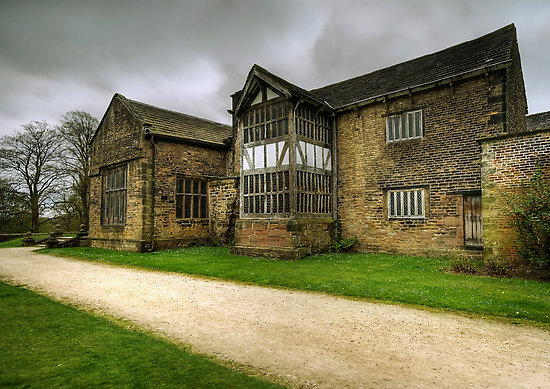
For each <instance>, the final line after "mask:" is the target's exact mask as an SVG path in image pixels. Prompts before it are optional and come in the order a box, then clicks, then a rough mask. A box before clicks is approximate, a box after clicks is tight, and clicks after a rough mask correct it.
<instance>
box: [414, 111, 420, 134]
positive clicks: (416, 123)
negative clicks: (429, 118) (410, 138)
mask: <svg viewBox="0 0 550 389" xmlns="http://www.w3.org/2000/svg"><path fill="white" fill-rule="evenodd" d="M414 119H415V120H414V122H415V130H416V132H415V136H422V111H418V112H415V114H414Z"/></svg>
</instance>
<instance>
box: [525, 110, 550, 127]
mask: <svg viewBox="0 0 550 389" xmlns="http://www.w3.org/2000/svg"><path fill="white" fill-rule="evenodd" d="M525 120H526V122H527V131H538V130H546V129H550V111H548V112H539V113H534V114H532V115H527V116H526V117H525Z"/></svg>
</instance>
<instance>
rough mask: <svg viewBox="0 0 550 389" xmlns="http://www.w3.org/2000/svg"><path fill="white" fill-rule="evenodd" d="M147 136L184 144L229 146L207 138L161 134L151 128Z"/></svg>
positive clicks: (224, 147)
mask: <svg viewBox="0 0 550 389" xmlns="http://www.w3.org/2000/svg"><path fill="white" fill-rule="evenodd" d="M149 136H152V137H154V138H156V139H165V140H170V141H176V142H180V143H186V144H192V145H197V146H208V147H210V148H215V149H227V148H229V147H230V146H229V145H228V144H227V143H225V142H221V143H220V142H213V141H212V142H210V141H207V140H200V139H193V138H186V137H182V136H174V135H168V134H162V133H155V131H154V130H152V131H151V132H150V133H149Z"/></svg>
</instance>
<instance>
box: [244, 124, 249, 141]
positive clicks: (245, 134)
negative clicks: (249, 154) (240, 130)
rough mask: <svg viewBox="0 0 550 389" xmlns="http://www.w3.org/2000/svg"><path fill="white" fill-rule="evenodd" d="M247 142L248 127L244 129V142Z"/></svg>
mask: <svg viewBox="0 0 550 389" xmlns="http://www.w3.org/2000/svg"><path fill="white" fill-rule="evenodd" d="M248 142H249V138H248V128H245V129H244V143H248Z"/></svg>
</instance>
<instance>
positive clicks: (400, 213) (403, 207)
mask: <svg viewBox="0 0 550 389" xmlns="http://www.w3.org/2000/svg"><path fill="white" fill-rule="evenodd" d="M411 193H414V196H412V197H411ZM419 194H420V198H419V197H418V195H419ZM405 199H406V201H405ZM419 199H420V201H421V204H420V208H419V204H418V200H419ZM392 201H393V206H392ZM411 205H413V207H412V208H414V209H415V212H411ZM386 206H387V213H388V219H390V220H391V219H426V214H427V204H426V190H425V189H424V188H406V189H391V190H388V191H387V202H386ZM419 209H421V212H419Z"/></svg>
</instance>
